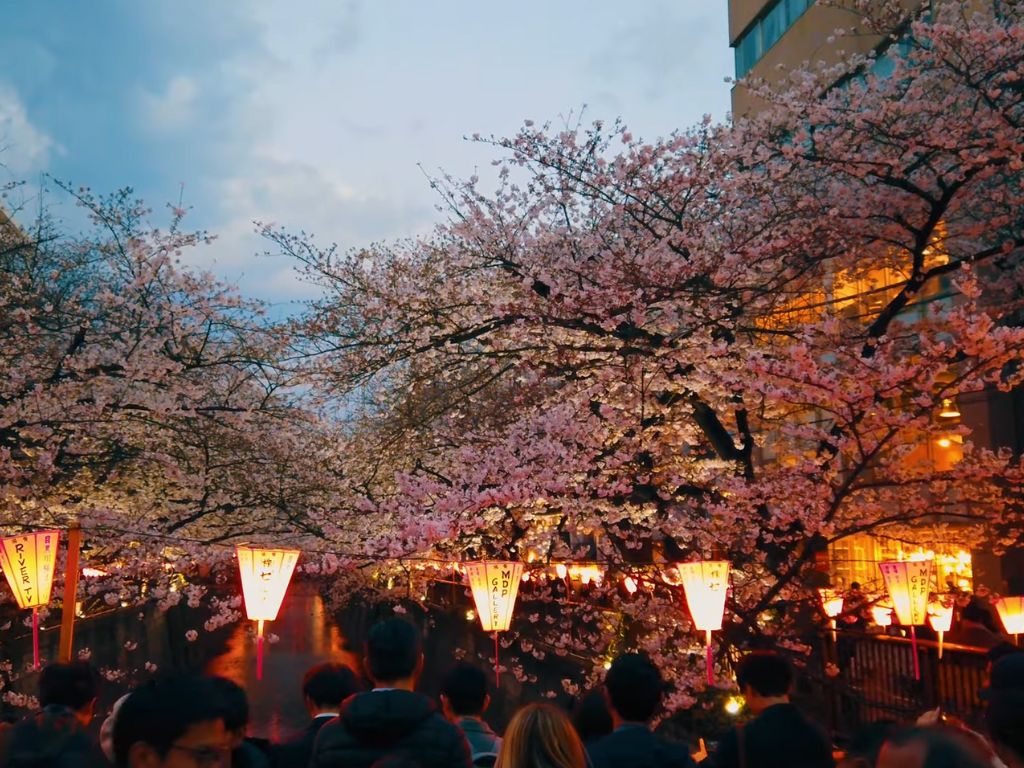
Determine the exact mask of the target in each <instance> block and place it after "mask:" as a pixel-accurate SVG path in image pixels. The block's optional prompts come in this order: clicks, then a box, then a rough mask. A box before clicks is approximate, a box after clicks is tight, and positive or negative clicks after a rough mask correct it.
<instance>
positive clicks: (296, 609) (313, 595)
mask: <svg viewBox="0 0 1024 768" xmlns="http://www.w3.org/2000/svg"><path fill="white" fill-rule="evenodd" d="M266 633H267V634H268V635H269V634H271V633H273V634H275V635H277V636H278V637H279V638H280V640H279V641H278V642H277V643H273V644H271V643H267V644H266V645H265V646H264V657H263V679H262V680H257V679H256V629H255V623H254V622H251V621H242V622H239V624H238V626H237V627H235V630H234V632H232V634H231V636H230V637H229V638H228V641H227V648H226V649H225V651H224V652H223V653H222V654H221V655H220V656H217V657H215V658H213V659H212V660H211V661H210V662H209V663H208V664H207V665H206V671H207V672H209V673H210V674H214V675H222V676H224V677H227V678H230V679H232V680H234V681H235V682H237V683H238V684H239V685H241V686H242V687H243V688H245V690H246V691H248V693H249V708H250V726H249V732H250V735H252V736H258V737H262V738H268V739H271V740H273V741H277V740H279V739H282V738H285V737H287V736H289V735H290V734H291V733H292V732H294V731H297V730H299V729H300V728H302V727H303V726H304V725H305V723H306V720H307V717H308V715H307V714H306V709H305V707H304V706H303V703H302V690H301V688H302V675H303V674H304V673H305V672H306V670H307V669H309V667H311V666H313V665H314V664H318V663H320V662H323V661H334V662H340V663H342V664H347V665H349V666H350V667H352V668H353V669H356V670H358V669H359V657H358V656H357V655H356V654H354V653H352V652H351V651H348V650H346V649H345V638H344V637H343V636H342V634H341V632H340V631H339V629H338V627H337V626H336V625H335V624H334V622H333V620H332V619H331V616H330V614H329V612H328V611H327V609H326V607H325V606H324V602H323V599H322V598H321V597H320V595H319V594H317V592H316V590H315V589H314V588H313V587H312V586H308V585H303V584H295V585H294V586H293V588H292V590H291V591H289V593H288V597H287V598H286V599H285V601H284V603H283V605H282V606H281V612H280V613H279V614H278V617H277V620H276V621H273V622H269V623H268V624H267V628H266Z"/></svg>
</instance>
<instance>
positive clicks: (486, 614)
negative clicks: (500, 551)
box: [464, 561, 523, 632]
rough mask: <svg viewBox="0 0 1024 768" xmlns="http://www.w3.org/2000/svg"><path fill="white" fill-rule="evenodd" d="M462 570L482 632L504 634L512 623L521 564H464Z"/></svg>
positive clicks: (520, 576) (492, 562) (495, 562)
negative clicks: (463, 569) (464, 573)
mask: <svg viewBox="0 0 1024 768" xmlns="http://www.w3.org/2000/svg"><path fill="white" fill-rule="evenodd" d="M464 568H465V570H466V576H467V577H468V578H469V587H470V589H471V590H472V591H473V602H474V603H476V612H477V615H478V616H479V617H480V625H481V626H482V627H483V628H484V632H504V631H505V630H507V629H508V628H509V626H510V625H511V624H512V611H513V610H514V609H515V606H516V595H517V594H518V593H519V582H520V580H521V579H522V576H523V564H522V563H518V562H498V561H484V562H478V563H466V564H465V565H464Z"/></svg>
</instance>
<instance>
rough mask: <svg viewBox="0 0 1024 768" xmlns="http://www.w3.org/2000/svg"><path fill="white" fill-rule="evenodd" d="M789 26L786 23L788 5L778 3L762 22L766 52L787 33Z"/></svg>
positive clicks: (762, 34)
mask: <svg viewBox="0 0 1024 768" xmlns="http://www.w3.org/2000/svg"><path fill="white" fill-rule="evenodd" d="M788 26H789V25H788V24H787V23H786V3H785V2H784V1H783V2H781V3H777V4H776V5H775V7H774V8H772V9H771V10H770V11H768V15H767V16H765V17H764V20H763V21H762V22H761V29H762V32H761V36H762V40H763V43H764V50H766V51H767V50H768V49H769V48H771V47H772V46H773V45H775V43H777V42H778V40H779V38H780V37H782V33H783V32H785V31H786V28H787V27H788Z"/></svg>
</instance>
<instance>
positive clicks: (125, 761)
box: [114, 677, 228, 768]
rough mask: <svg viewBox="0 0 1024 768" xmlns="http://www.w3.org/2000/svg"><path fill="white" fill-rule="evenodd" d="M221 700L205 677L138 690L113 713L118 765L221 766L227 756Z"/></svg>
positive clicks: (131, 767) (136, 767) (165, 767)
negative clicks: (115, 715)
mask: <svg viewBox="0 0 1024 768" xmlns="http://www.w3.org/2000/svg"><path fill="white" fill-rule="evenodd" d="M225 709H226V707H225V704H224V702H223V700H222V698H221V694H220V692H219V691H218V689H217V686H216V684H215V683H214V682H213V681H212V680H210V679H209V678H202V677H180V678H168V679H166V680H161V681H153V682H150V683H147V684H145V685H143V686H140V687H139V688H136V689H135V690H134V691H132V693H131V694H130V695H129V696H128V698H127V699H126V700H125V702H124V703H123V704H122V705H121V708H120V709H119V710H118V712H117V719H116V720H115V722H114V756H115V762H116V765H117V768H220V766H222V765H224V764H225V762H224V761H225V760H227V759H228V743H227V732H226V731H225V728H224V716H225Z"/></svg>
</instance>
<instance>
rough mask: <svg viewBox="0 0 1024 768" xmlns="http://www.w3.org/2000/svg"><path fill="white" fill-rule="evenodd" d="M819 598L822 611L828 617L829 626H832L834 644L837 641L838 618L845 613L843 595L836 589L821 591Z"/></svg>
mask: <svg viewBox="0 0 1024 768" xmlns="http://www.w3.org/2000/svg"><path fill="white" fill-rule="evenodd" d="M818 596H819V597H820V598H821V609H822V610H823V611H824V612H825V615H826V616H828V620H829V624H831V626H832V642H833V643H834V642H835V641H836V618H837V617H838V616H839V614H841V613H842V612H843V600H844V598H843V593H842V592H840V591H838V590H835V589H825V588H822V589H819V590H818Z"/></svg>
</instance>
